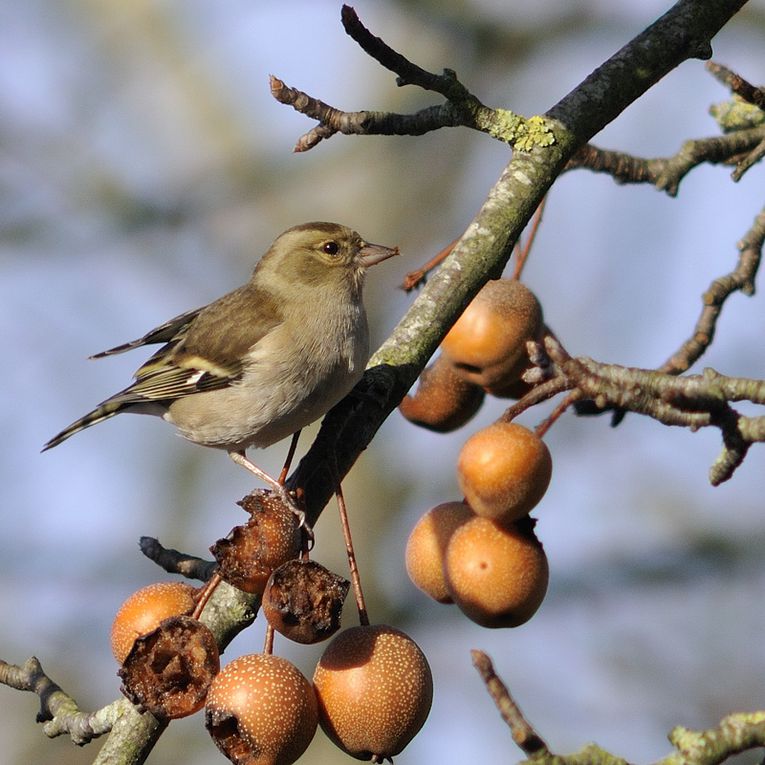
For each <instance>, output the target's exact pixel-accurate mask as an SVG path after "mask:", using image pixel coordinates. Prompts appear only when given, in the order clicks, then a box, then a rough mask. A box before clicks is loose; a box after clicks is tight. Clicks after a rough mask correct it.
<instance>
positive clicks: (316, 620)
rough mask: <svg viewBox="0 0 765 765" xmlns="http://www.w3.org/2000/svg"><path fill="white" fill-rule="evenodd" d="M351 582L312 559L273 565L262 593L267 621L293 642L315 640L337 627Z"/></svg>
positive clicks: (315, 641)
mask: <svg viewBox="0 0 765 765" xmlns="http://www.w3.org/2000/svg"><path fill="white" fill-rule="evenodd" d="M350 585H351V583H350V582H349V581H348V580H347V579H343V577H341V576H338V575H337V574H334V573H332V572H331V571H330V570H329V569H327V568H325V567H324V566H322V565H321V564H320V563H317V562H316V561H313V560H302V559H300V558H297V559H295V560H289V561H287V562H286V563H283V564H282V565H281V566H279V568H277V569H275V570H274V572H273V573H272V574H271V578H270V579H269V580H268V584H267V585H266V589H265V592H264V593H263V602H262V609H263V614H264V615H265V617H266V619H268V623H269V624H270V625H271V626H272V627H273V628H274V629H275V630H276V631H277V632H280V633H281V634H282V635H284V636H285V637H287V638H289V639H290V640H294V641H295V642H297V643H318V642H320V641H321V640H326V639H327V638H329V637H331V636H332V635H334V634H335V632H337V630H339V629H340V616H341V614H342V612H343V603H344V602H345V596H346V595H347V594H348V588H349V587H350Z"/></svg>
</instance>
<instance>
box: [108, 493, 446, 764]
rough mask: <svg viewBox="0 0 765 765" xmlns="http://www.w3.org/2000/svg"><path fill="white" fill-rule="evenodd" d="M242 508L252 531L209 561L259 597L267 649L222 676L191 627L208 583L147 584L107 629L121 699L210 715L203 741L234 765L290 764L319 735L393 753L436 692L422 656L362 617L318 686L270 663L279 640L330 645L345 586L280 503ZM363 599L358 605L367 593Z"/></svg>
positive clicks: (340, 642)
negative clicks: (311, 551) (308, 547)
mask: <svg viewBox="0 0 765 765" xmlns="http://www.w3.org/2000/svg"><path fill="white" fill-rule="evenodd" d="M241 504H242V505H243V507H244V508H245V510H247V511H248V512H249V513H250V518H249V520H248V522H247V523H246V524H244V525H242V526H237V527H236V528H234V529H233V530H232V531H231V533H230V534H229V536H228V537H227V538H226V539H222V540H219V541H218V542H217V543H216V544H215V545H213V547H212V548H211V550H212V552H213V555H214V556H215V558H216V560H217V562H218V570H217V573H216V577H220V578H221V579H224V580H227V581H228V582H229V583H230V584H234V586H236V587H239V588H240V589H243V590H244V591H246V592H249V593H253V594H256V595H260V596H261V600H262V609H263V613H264V615H265V616H266V619H267V620H268V623H269V625H270V626H269V635H268V636H267V640H266V646H267V647H266V649H265V650H264V652H263V653H259V654H249V655H246V656H241V657H239V658H237V659H234V660H233V661H231V662H229V663H228V664H227V665H226V666H224V667H223V668H222V669H221V667H220V659H219V655H218V648H217V645H216V642H215V640H214V638H213V636H212V633H211V631H210V630H209V629H208V628H207V627H206V626H205V625H204V624H202V622H200V621H199V620H198V619H197V618H195V617H197V616H198V615H199V612H201V610H202V607H203V606H204V602H205V599H206V598H207V597H209V592H210V590H211V587H212V586H214V583H213V580H211V582H210V583H208V585H207V586H205V587H202V588H200V590H196V589H194V588H192V587H190V586H189V585H187V584H182V583H179V582H171V583H159V584H154V585H150V586H149V587H146V588H144V589H143V590H140V591H138V592H137V593H135V594H134V595H132V596H131V597H130V598H128V600H127V601H126V602H125V603H124V604H123V606H122V607H121V608H120V610H119V612H118V614H117V616H116V618H115V621H114V625H113V627H112V649H113V652H114V655H115V657H116V658H117V661H119V662H120V663H121V664H122V667H121V669H120V676H121V678H122V681H123V688H122V690H123V692H124V693H125V694H126V695H127V696H128V698H130V699H131V700H132V701H133V702H134V703H136V704H138V705H140V706H141V707H142V708H144V709H147V710H149V711H151V712H152V713H153V714H155V715H156V716H158V717H160V718H164V719H174V718H178V717H184V716H186V715H190V714H192V713H194V712H196V711H198V710H199V709H201V708H202V707H203V706H204V708H205V725H206V727H207V730H208V731H209V733H210V735H211V736H212V738H213V740H214V741H215V743H216V744H217V746H218V748H219V749H220V750H221V752H222V753H223V754H224V755H225V756H226V757H227V758H228V759H229V760H230V761H231V762H233V763H236V764H237V765H245V763H246V765H260V764H263V765H265V763H270V764H272V765H289V763H292V762H294V761H295V760H297V759H298V757H300V755H301V754H303V752H304V751H305V750H306V748H307V747H308V745H309V744H310V742H311V740H312V738H313V736H314V734H315V732H316V729H317V727H318V726H319V725H320V726H321V727H322V729H323V730H324V732H325V733H326V734H327V736H328V737H329V738H330V739H331V740H332V741H333V742H334V743H335V744H336V745H337V746H338V747H340V749H342V750H343V751H345V752H347V753H348V754H350V755H352V756H354V757H357V758H359V759H367V760H369V759H371V760H373V761H375V762H382V761H383V760H384V759H389V758H391V757H392V756H393V755H396V754H398V753H399V752H401V750H402V749H403V748H404V747H405V746H406V745H407V744H408V743H409V741H410V740H411V739H412V738H413V737H414V735H415V734H416V733H417V732H418V731H419V729H420V728H421V727H422V725H423V724H424V722H425V719H426V718H427V716H428V713H429V711H430V705H431V701H432V696H433V681H432V676H431V672H430V667H429V666H428V662H427V660H426V659H425V656H424V655H423V653H422V651H421V650H420V649H419V647H418V646H417V644H416V643H415V642H414V641H413V640H412V639H411V638H410V637H408V636H407V635H405V634H404V633H403V632H401V631H400V630H398V629H395V628H394V627H390V626H387V625H381V624H377V625H370V624H368V623H367V622H366V617H365V610H363V609H362V608H360V620H361V622H362V623H361V625H360V626H356V627H351V628H349V629H346V630H344V631H342V632H340V633H339V634H337V635H335V637H334V638H333V640H332V641H331V642H330V643H329V645H328V647H327V649H326V650H325V651H324V653H323V654H322V656H321V659H320V660H319V662H318V664H317V666H316V670H315V672H314V677H313V682H309V681H308V680H307V679H306V678H305V677H304V675H303V674H302V673H301V672H300V670H299V669H298V668H297V667H296V666H295V665H294V664H292V663H291V662H289V661H287V660H286V659H284V658H282V657H279V656H275V655H273V653H272V650H271V646H272V643H273V630H276V631H277V632H279V633H280V634H282V635H284V636H285V637H287V638H289V639H291V640H293V641H296V642H298V643H304V644H310V643H316V642H319V641H321V640H325V639H327V638H330V637H331V636H332V635H334V634H335V633H336V632H337V631H338V630H339V629H340V616H341V612H342V608H343V603H344V601H345V597H346V595H347V593H348V590H349V587H350V583H349V582H348V581H346V580H345V579H343V578H342V577H340V576H337V575H336V574H333V573H332V572H330V571H328V570H327V569H326V568H325V567H324V566H322V565H320V564H319V563H317V562H315V561H313V560H309V559H308V558H307V553H306V552H305V550H304V549H302V547H303V546H302V545H301V533H300V529H299V527H298V522H297V519H296V516H295V514H294V513H293V512H292V511H291V510H290V509H288V508H287V507H286V506H284V505H283V504H282V502H281V501H280V500H279V499H278V498H276V497H275V496H274V495H270V494H268V493H267V492H262V493H255V494H251V495H249V496H248V497H247V498H245V500H243V501H242V503H241ZM356 597H357V603H363V596H362V595H361V593H360V591H358V592H357V593H356Z"/></svg>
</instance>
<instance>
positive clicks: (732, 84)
mask: <svg viewBox="0 0 765 765" xmlns="http://www.w3.org/2000/svg"><path fill="white" fill-rule="evenodd" d="M706 68H707V71H709V72H711V73H712V74H713V75H714V77H716V78H717V79H718V80H719V81H720V82H721V83H722V84H723V85H725V86H726V87H727V88H730V91H731V93H735V94H736V95H737V96H740V97H741V98H743V99H744V101H746V102H748V103H750V104H754V106H758V107H759V108H760V109H765V90H764V89H763V88H756V87H755V86H754V85H752V84H751V83H749V82H747V81H746V80H745V79H744V78H743V77H742V76H741V75H739V74H736V73H735V72H732V71H731V70H730V69H728V67H726V66H723V65H722V64H718V63H716V62H715V61H707V63H706Z"/></svg>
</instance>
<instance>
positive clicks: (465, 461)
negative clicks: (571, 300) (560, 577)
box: [400, 279, 552, 627]
mask: <svg viewBox="0 0 765 765" xmlns="http://www.w3.org/2000/svg"><path fill="white" fill-rule="evenodd" d="M546 331H547V330H546V328H545V326H544V323H543V318H542V308H541V306H540V304H539V301H538V300H537V298H536V297H535V296H534V294H533V293H532V292H531V291H530V290H529V289H528V288H527V287H526V286H524V285H523V284H522V283H521V282H519V281H518V280H516V279H497V280H495V281H490V282H488V283H487V284H486V286H485V287H484V288H483V289H482V290H481V292H479V293H478V295H477V296H476V297H475V299H474V300H473V301H472V302H471V303H470V305H469V306H468V307H467V308H466V309H465V312H464V313H463V314H462V316H461V317H460V318H459V319H458V320H457V322H456V323H455V325H454V326H453V327H452V329H451V330H450V331H449V333H448V334H447V335H446V337H445V338H444V341H443V343H442V346H441V350H442V353H441V355H440V356H439V357H438V358H437V359H436V361H435V362H434V363H433V364H432V365H431V366H430V367H429V368H428V369H426V370H425V372H424V373H423V375H422V376H421V378H420V383H419V385H418V388H417V390H416V392H415V393H414V394H413V395H410V396H407V397H406V398H405V399H404V401H402V403H401V407H400V409H401V412H402V414H403V415H404V416H405V417H406V418H407V419H409V420H410V421H412V422H414V423H416V424H418V425H421V426H423V427H426V428H429V429H431V430H435V431H438V432H447V431H450V430H454V429H455V428H457V427H460V426H461V425H463V424H465V423H466V422H467V421H468V420H469V419H470V418H471V417H472V416H473V415H474V414H475V413H476V412H477V411H478V408H479V407H480V406H481V403H482V402H483V399H484V396H485V394H486V393H489V394H490V395H494V396H498V397H505V398H508V397H510V398H518V397H520V396H522V395H523V394H524V393H525V392H526V391H527V390H528V389H529V387H530V386H529V385H528V384H527V383H526V382H525V381H524V380H523V379H522V375H523V373H524V371H525V370H526V369H527V368H528V366H529V360H528V356H527V353H526V344H527V343H528V342H529V341H537V342H538V341H539V340H540V339H541V338H542V336H543V334H544V333H545V332H546ZM551 475H552V459H551V457H550V452H549V450H548V449H547V446H546V445H545V443H544V442H543V441H542V439H541V438H539V437H538V436H537V435H536V434H535V433H533V432H532V431H530V430H528V429H527V428H525V427H523V426H522V425H519V424H517V423H514V422H508V421H505V420H504V419H500V420H498V421H497V422H495V423H493V424H492V425H490V426H489V427H487V428H484V429H483V430H480V431H478V432H477V433H475V434H473V435H472V436H471V437H470V438H469V439H468V440H467V442H466V443H465V444H464V446H463V447H462V450H461V452H460V455H459V459H458V463H457V481H458V484H459V487H460V490H461V491H462V493H463V495H464V500H463V501H462V502H457V501H455V502H445V503H443V504H440V505H437V506H436V507H434V508H432V509H431V510H429V511H428V512H427V513H425V515H424V516H423V517H422V518H421V519H420V520H419V521H418V523H417V524H416V526H415V527H414V530H413V531H412V533H411V535H410V537H409V541H408V543H407V549H406V566H407V571H408V573H409V577H410V578H411V580H412V582H414V584H415V585H416V586H417V587H419V588H420V589H421V590H423V591H424V592H425V593H427V594H428V595H430V596H431V597H432V598H434V599H435V600H437V601H438V602H439V603H452V602H453V603H456V604H457V606H458V607H459V608H460V609H461V610H462V611H463V612H464V613H465V614H466V615H467V616H468V617H469V618H470V619H472V620H473V621H475V622H477V623H478V624H481V625H483V626H484V627H515V626H518V625H520V624H523V623H524V622H526V621H528V619H530V618H531V617H532V616H533V614H534V613H535V612H536V610H537V608H539V606H540V604H541V603H542V600H543V599H544V596H545V593H546V591H547V582H548V573H549V571H548V564H547V557H546V555H545V552H544V549H543V548H542V545H541V544H540V542H539V540H538V539H537V538H536V535H535V534H534V524H535V521H534V520H533V519H531V518H530V517H529V511H530V510H532V509H533V508H534V507H535V506H536V505H537V503H538V502H539V501H540V500H541V498H542V496H543V495H544V493H545V492H546V491H547V487H548V485H549V483H550V477H551Z"/></svg>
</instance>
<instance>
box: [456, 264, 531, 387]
mask: <svg viewBox="0 0 765 765" xmlns="http://www.w3.org/2000/svg"><path fill="white" fill-rule="evenodd" d="M542 329H543V322H542V307H541V306H540V304H539V301H538V300H537V298H536V297H535V295H534V293H533V292H531V290H530V289H529V288H528V287H526V286H525V285H524V284H521V282H519V281H518V280H516V279H495V280H493V281H490V282H487V283H486V284H485V285H484V287H483V289H482V290H481V291H480V292H479V293H478V294H477V295H476V296H475V298H473V301H472V302H471V303H470V305H468V307H467V308H466V309H465V310H464V312H463V313H462V315H461V316H460V317H459V319H457V321H456V322H455V324H454V326H453V327H452V328H451V329H450V330H449V332H448V333H447V335H446V337H445V338H444V340H443V342H442V343H441V348H442V349H443V352H444V354H446V356H448V357H449V359H450V360H451V361H452V363H453V364H454V366H455V370H456V371H457V373H458V374H460V376H462V377H464V378H465V379H466V380H469V381H470V382H473V383H475V384H477V385H481V386H484V385H500V384H509V383H510V382H512V380H511V379H508V378H507V376H508V375H511V374H514V373H519V370H520V367H519V361H520V359H521V358H522V357H524V356H526V343H527V342H528V341H529V340H536V339H538V338H539V336H540V333H541V331H542Z"/></svg>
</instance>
